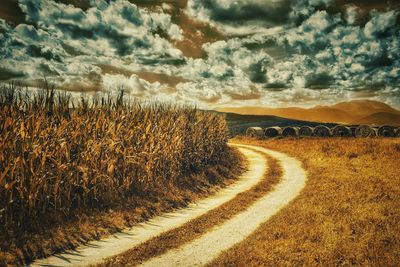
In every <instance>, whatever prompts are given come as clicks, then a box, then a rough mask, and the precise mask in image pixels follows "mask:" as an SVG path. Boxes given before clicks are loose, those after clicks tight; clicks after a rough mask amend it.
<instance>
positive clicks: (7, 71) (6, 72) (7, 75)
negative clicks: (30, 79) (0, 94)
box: [0, 66, 25, 81]
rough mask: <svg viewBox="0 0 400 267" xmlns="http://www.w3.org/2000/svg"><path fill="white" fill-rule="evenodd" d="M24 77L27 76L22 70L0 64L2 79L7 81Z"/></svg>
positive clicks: (0, 78)
mask: <svg viewBox="0 0 400 267" xmlns="http://www.w3.org/2000/svg"><path fill="white" fill-rule="evenodd" d="M23 77H25V73H23V72H22V71H17V70H14V69H11V68H6V67H4V66H0V81H7V80H11V79H16V78H23Z"/></svg>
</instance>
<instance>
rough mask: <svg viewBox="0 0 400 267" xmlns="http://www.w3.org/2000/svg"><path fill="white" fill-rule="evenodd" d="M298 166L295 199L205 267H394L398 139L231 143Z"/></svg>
mask: <svg viewBox="0 0 400 267" xmlns="http://www.w3.org/2000/svg"><path fill="white" fill-rule="evenodd" d="M234 142H239V143H248V144H253V145H260V146H263V147H267V148H270V149H274V150H277V151H282V152H284V153H287V154H288V155H290V156H294V157H296V158H298V159H299V160H301V161H302V163H303V167H304V168H305V169H306V171H307V173H308V181H307V184H306V187H305V189H304V190H303V191H302V192H301V194H300V195H299V196H298V197H297V198H296V199H295V200H294V201H293V202H292V203H291V204H289V205H288V206H287V207H285V208H284V209H282V210H281V211H280V212H279V213H278V214H277V215H275V216H274V217H272V218H271V219H270V220H269V221H268V222H266V223H264V224H263V225H262V226H261V227H260V228H259V229H258V230H257V231H256V232H254V233H253V234H252V235H251V236H250V237H248V238H247V239H246V240H245V241H244V242H241V243H240V244H238V245H236V246H235V247H233V248H232V249H230V250H228V251H226V252H224V253H223V254H222V256H221V257H219V258H218V259H217V260H215V261H214V262H213V263H211V264H210V266H354V265H356V266H398V264H399V262H400V235H399V233H400V168H399V162H400V161H399V159H400V139H381V138H375V139H340V138H326V139H270V140H256V139H249V138H236V139H235V140H234Z"/></svg>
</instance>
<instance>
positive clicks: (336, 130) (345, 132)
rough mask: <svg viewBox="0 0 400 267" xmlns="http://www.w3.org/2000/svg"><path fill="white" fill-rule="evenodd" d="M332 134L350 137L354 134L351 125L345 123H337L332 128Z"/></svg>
mask: <svg viewBox="0 0 400 267" xmlns="http://www.w3.org/2000/svg"><path fill="white" fill-rule="evenodd" d="M332 134H333V136H336V137H350V136H352V132H351V129H350V127H347V126H344V125H336V126H335V127H333V129H332Z"/></svg>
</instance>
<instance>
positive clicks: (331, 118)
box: [217, 100, 400, 125]
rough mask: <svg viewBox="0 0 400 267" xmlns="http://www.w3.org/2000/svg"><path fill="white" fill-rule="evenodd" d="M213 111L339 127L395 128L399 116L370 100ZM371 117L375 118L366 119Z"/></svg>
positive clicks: (396, 111) (392, 110) (227, 108)
mask: <svg viewBox="0 0 400 267" xmlns="http://www.w3.org/2000/svg"><path fill="white" fill-rule="evenodd" d="M217 110H218V111H220V112H227V113H236V114H241V115H271V116H277V117H282V118H286V119H293V120H301V121H312V122H321V123H343V124H355V123H356V122H362V121H368V120H371V121H373V122H374V124H393V125H397V124H398V117H400V111H399V110H397V109H395V108H393V107H391V106H390V105H388V104H386V103H382V102H379V101H373V100H352V101H348V102H340V103H337V104H334V105H330V106H315V107H312V108H300V107H285V108H268V107H257V106H244V107H226V108H220V109H217ZM373 114H379V115H375V116H374V117H373V118H367V117H368V116H371V115H373ZM364 118H366V119H364Z"/></svg>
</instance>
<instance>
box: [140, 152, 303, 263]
mask: <svg viewBox="0 0 400 267" xmlns="http://www.w3.org/2000/svg"><path fill="white" fill-rule="evenodd" d="M241 147H246V148H251V149H254V150H256V151H259V152H262V153H265V154H268V155H271V156H272V157H274V158H276V159H278V160H279V161H280V163H281V165H282V169H283V170H284V174H283V177H282V181H281V182H280V183H279V184H277V185H276V187H275V188H274V190H273V191H272V192H271V193H269V194H267V195H265V196H264V197H262V198H260V199H259V200H258V201H256V202H255V203H254V204H253V205H252V206H250V207H249V208H248V209H247V210H245V211H244V212H241V213H239V214H237V215H236V216H235V217H233V218H232V219H230V220H229V221H227V222H225V223H224V224H222V225H219V226H217V227H215V228H214V229H212V230H211V231H209V232H208V233H207V234H205V235H203V236H202V237H201V238H199V239H196V240H194V241H192V242H190V243H188V244H186V245H184V246H182V247H179V248H177V249H174V250H171V251H169V252H167V253H166V254H164V255H161V256H159V257H156V258H153V259H151V260H149V261H147V262H144V263H143V264H142V266H154V267H158V266H203V265H206V264H207V263H209V262H210V261H212V260H213V259H215V258H216V257H218V255H219V254H220V253H221V252H222V251H224V250H227V249H229V248H230V247H232V246H234V245H235V244H237V243H239V242H240V241H242V240H244V239H245V238H246V237H247V236H249V235H250V234H251V233H252V232H253V231H255V230H256V229H257V228H258V227H259V226H260V225H261V224H262V223H263V222H265V221H267V220H268V219H269V218H270V217H271V216H273V215H274V214H276V213H277V212H278V211H279V210H280V209H282V208H283V207H284V206H285V205H287V204H288V203H289V202H290V201H291V200H293V199H294V198H295V197H296V196H297V195H298V194H299V193H300V191H301V190H302V189H303V187H304V186H305V183H306V173H305V171H304V170H303V169H302V167H301V163H300V162H299V161H297V160H296V159H294V158H291V157H289V156H287V155H285V154H283V153H279V152H276V151H272V150H268V149H265V148H260V147H254V146H241Z"/></svg>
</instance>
